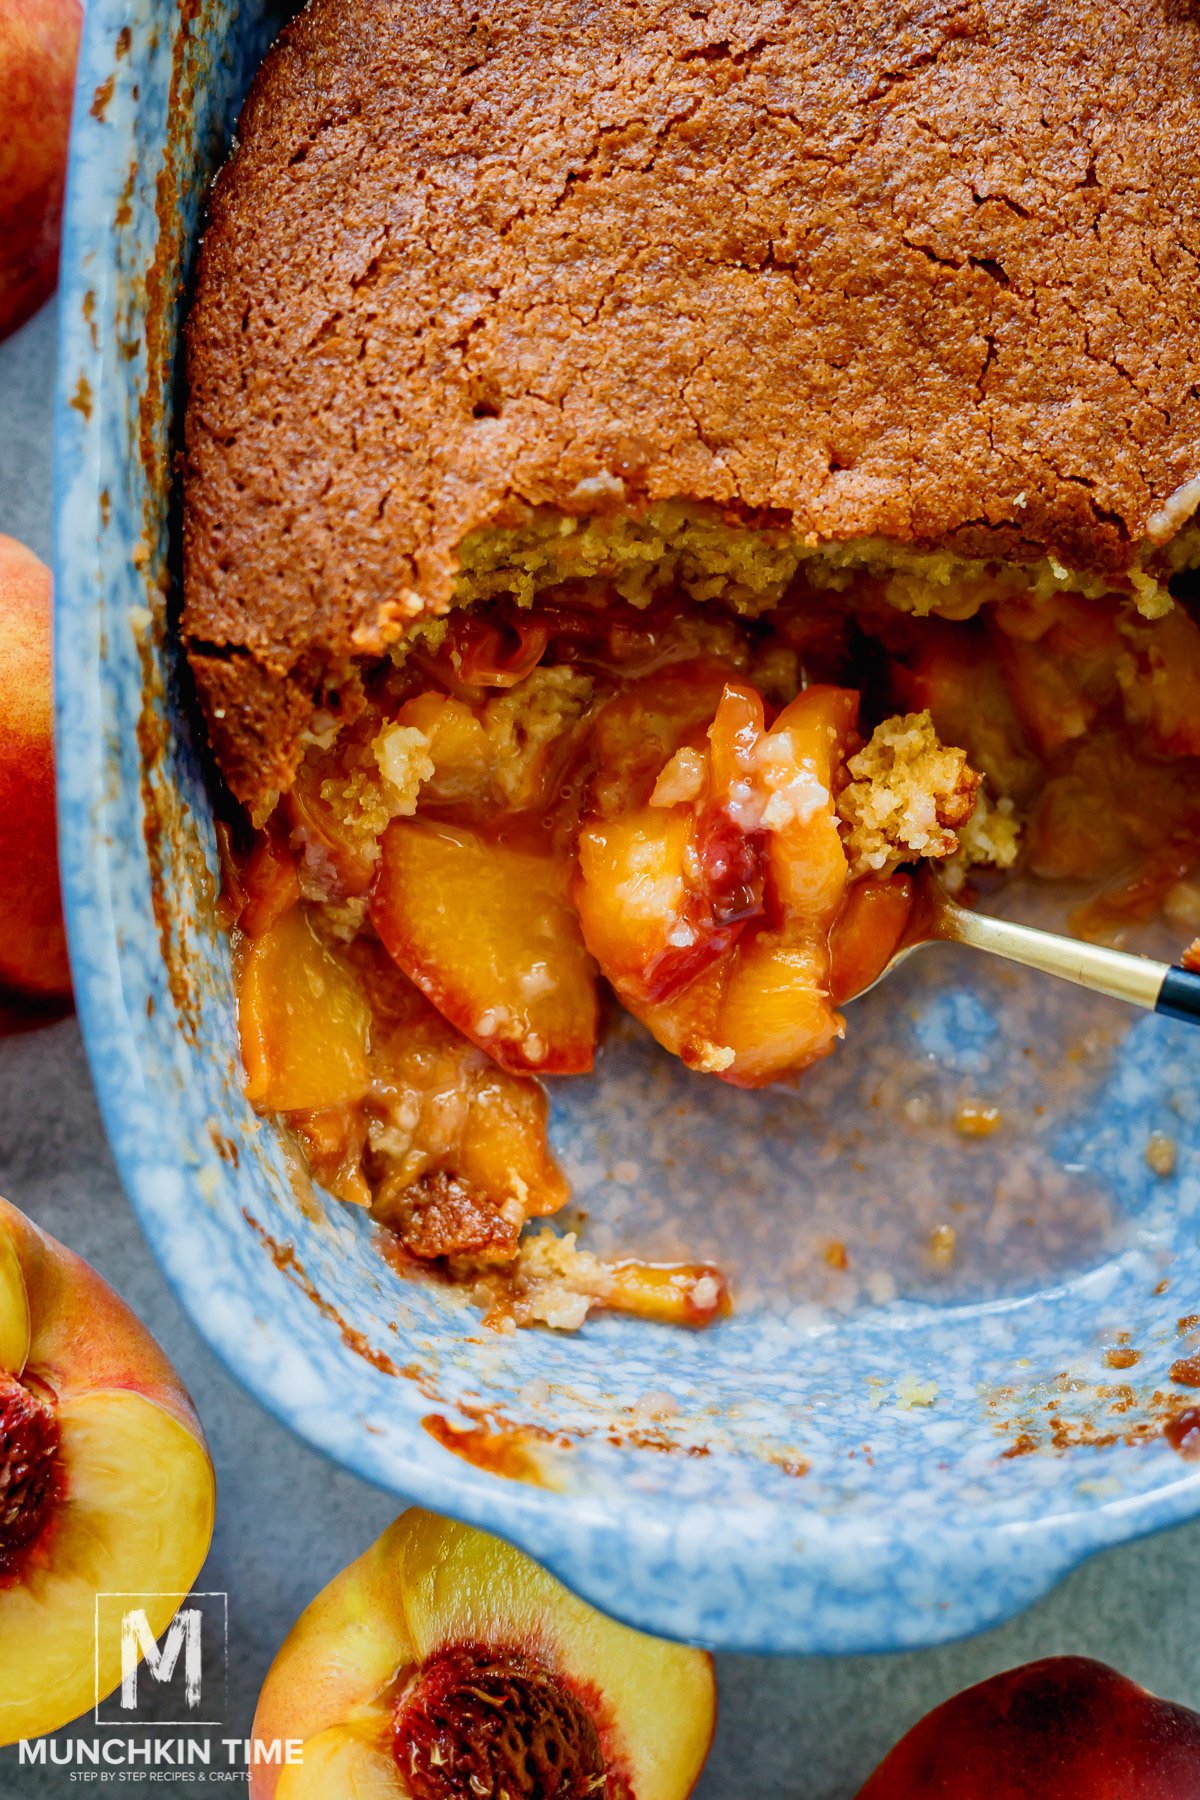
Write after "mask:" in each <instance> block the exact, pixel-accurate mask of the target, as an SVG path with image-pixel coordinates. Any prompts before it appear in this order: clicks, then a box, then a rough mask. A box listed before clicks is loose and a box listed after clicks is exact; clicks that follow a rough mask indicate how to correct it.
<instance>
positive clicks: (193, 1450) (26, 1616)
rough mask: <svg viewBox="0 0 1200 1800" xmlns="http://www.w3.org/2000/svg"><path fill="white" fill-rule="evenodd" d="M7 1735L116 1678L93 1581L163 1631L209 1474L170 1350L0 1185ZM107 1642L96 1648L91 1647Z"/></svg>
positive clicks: (207, 1525) (202, 1512)
mask: <svg viewBox="0 0 1200 1800" xmlns="http://www.w3.org/2000/svg"><path fill="white" fill-rule="evenodd" d="M0 1470H2V1471H3V1476H2V1480H3V1490H2V1491H3V1494H4V1511H3V1513H2V1514H0V1742H2V1743H6V1744H10V1743H15V1742H16V1740H17V1739H18V1738H23V1737H37V1736H40V1735H42V1734H44V1733H46V1732H50V1731H56V1730H57V1729H58V1728H59V1726H60V1725H65V1724H66V1723H67V1721H68V1720H70V1719H74V1718H77V1717H78V1716H79V1714H80V1713H82V1712H84V1711H86V1710H87V1709H88V1708H89V1707H91V1706H92V1705H93V1704H94V1702H95V1700H96V1698H97V1695H99V1696H100V1697H103V1696H104V1695H106V1694H108V1693H111V1692H112V1690H113V1689H114V1688H115V1687H116V1686H117V1684H118V1682H119V1681H120V1679H121V1668H120V1645H119V1643H112V1644H105V1643H103V1642H102V1643H101V1644H100V1646H99V1649H98V1650H97V1646H96V1642H95V1624H94V1620H95V1604H96V1594H97V1592H98V1591H104V1592H109V1593H122V1592H126V1593H137V1594H139V1595H154V1594H157V1595H160V1596H162V1597H161V1598H159V1599H158V1600H157V1602H155V1601H153V1600H147V1603H146V1614H147V1618H148V1620H149V1623H150V1626H151V1629H152V1630H153V1631H154V1632H155V1633H156V1634H157V1633H159V1632H161V1631H163V1630H164V1629H165V1628H166V1626H167V1624H168V1622H169V1621H170V1618H171V1616H172V1613H173V1611H174V1607H173V1604H172V1596H174V1595H178V1594H182V1593H186V1592H187V1591H188V1589H189V1588H190V1587H191V1585H192V1582H193V1581H194V1580H195V1578H196V1575H197V1573H198V1571H199V1569H200V1566H201V1564H202V1563H203V1561H204V1558H205V1555H206V1553H207V1551H208V1544H209V1539H210V1538H211V1536H212V1525H213V1509H214V1501H215V1489H214V1482H213V1471H212V1464H211V1462H210V1461H209V1456H208V1449H207V1447H206V1445H205V1442H204V1434H203V1432H202V1431H201V1429H200V1423H199V1420H198V1419H197V1418H196V1415H195V1412H194V1411H193V1408H192V1404H191V1401H190V1400H189V1399H188V1396H187V1394H186V1392H185V1391H184V1389H183V1387H182V1386H181V1385H180V1382H179V1377H178V1376H177V1375H176V1373H175V1371H174V1369H173V1368H172V1367H171V1364H170V1363H169V1362H168V1361H167V1358H166V1357H165V1356H164V1355H163V1353H162V1351H161V1350H160V1349H159V1347H158V1345H157V1344H156V1343H155V1342H154V1339H153V1338H152V1337H151V1336H150V1334H149V1332H148V1331H147V1330H146V1329H145V1327H144V1326H143V1325H142V1324H141V1323H140V1321H139V1320H138V1319H136V1318H135V1317H134V1315H133V1313H131V1312H130V1310H129V1308H128V1307H127V1306H126V1305H125V1303H124V1302H123V1301H122V1300H119V1299H118V1298H117V1296H116V1294H114V1293H113V1291H112V1289H111V1288H110V1287H108V1286H107V1284H106V1283H105V1282H103V1281H102V1280H101V1279H100V1277H99V1276H98V1275H97V1274H96V1272H95V1270H94V1269H91V1268H89V1266H88V1265H87V1263H85V1262H83V1261H82V1260H81V1259H80V1258H79V1257H77V1256H75V1255H73V1254H72V1252H71V1251H69V1250H67V1249H65V1248H64V1247H63V1245H61V1244H59V1243H56V1242H55V1240H54V1239H53V1238H51V1237H49V1236H47V1234H46V1233H45V1232H43V1231H39V1230H38V1228H37V1227H36V1226H35V1225H33V1224H31V1223H30V1221H29V1220H28V1219H26V1218H24V1217H23V1215H22V1214H21V1213H19V1212H18V1211H17V1210H16V1208H15V1207H12V1206H10V1205H9V1204H8V1203H7V1201H2V1200H0ZM97 1657H98V1658H99V1660H98V1661H97Z"/></svg>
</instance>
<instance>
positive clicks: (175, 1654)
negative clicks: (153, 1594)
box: [121, 1606, 204, 1712]
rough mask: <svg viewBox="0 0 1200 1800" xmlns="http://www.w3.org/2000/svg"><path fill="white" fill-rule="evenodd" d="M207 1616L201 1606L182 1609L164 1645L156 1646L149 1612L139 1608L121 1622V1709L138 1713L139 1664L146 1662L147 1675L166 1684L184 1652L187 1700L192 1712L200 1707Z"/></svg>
mask: <svg viewBox="0 0 1200 1800" xmlns="http://www.w3.org/2000/svg"><path fill="white" fill-rule="evenodd" d="M203 1620H204V1615H203V1613H202V1612H201V1611H200V1609H199V1607H198V1606H181V1607H180V1609H179V1611H178V1612H177V1613H176V1614H175V1617H174V1618H173V1619H172V1620H171V1623H170V1624H169V1625H168V1626H167V1629H166V1632H165V1633H164V1635H163V1641H162V1643H161V1644H158V1643H156V1642H155V1639H154V1633H153V1632H152V1631H151V1629H150V1621H149V1619H148V1618H147V1617H146V1613H145V1609H144V1608H143V1607H140V1606H135V1607H132V1608H131V1609H130V1611H129V1612H127V1613H126V1614H125V1617H124V1618H123V1619H122V1621H121V1705H122V1707H123V1708H124V1710H125V1711H126V1712H136V1711H137V1703H138V1662H139V1659H141V1658H145V1663H146V1672H147V1674H149V1675H151V1676H153V1678H154V1680H155V1681H161V1682H163V1683H166V1682H168V1681H170V1679H171V1677H172V1675H174V1673H175V1664H176V1663H177V1662H178V1661H179V1652H180V1650H182V1651H183V1700H184V1705H185V1706H186V1707H187V1708H188V1710H189V1711H190V1712H196V1711H198V1709H199V1706H200V1633H201V1629H202V1627H203Z"/></svg>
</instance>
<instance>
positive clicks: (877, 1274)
mask: <svg viewBox="0 0 1200 1800" xmlns="http://www.w3.org/2000/svg"><path fill="white" fill-rule="evenodd" d="M866 1286H867V1293H868V1295H869V1296H870V1300H871V1304H872V1305H873V1306H890V1305H891V1303H892V1301H893V1300H894V1299H895V1298H896V1295H897V1293H898V1292H899V1289H898V1288H897V1286H896V1277H895V1276H894V1275H893V1274H892V1272H891V1270H890V1269H872V1271H871V1273H870V1274H869V1275H868V1276H867V1283H866Z"/></svg>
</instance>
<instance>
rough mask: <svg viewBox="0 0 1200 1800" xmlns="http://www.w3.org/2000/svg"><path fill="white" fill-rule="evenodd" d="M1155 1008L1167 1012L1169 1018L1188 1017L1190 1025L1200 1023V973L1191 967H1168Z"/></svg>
mask: <svg viewBox="0 0 1200 1800" xmlns="http://www.w3.org/2000/svg"><path fill="white" fill-rule="evenodd" d="M1154 1010H1155V1012H1157V1013H1165V1014H1166V1015H1167V1017H1168V1018H1169V1019H1186V1021H1187V1022H1188V1024H1189V1025H1200V975H1197V974H1195V973H1194V972H1193V971H1192V970H1191V969H1178V968H1175V969H1168V970H1167V972H1166V974H1165V975H1164V976H1163V984H1162V986H1161V987H1160V988H1159V990H1158V999H1157V1000H1156V1001H1155V1002H1154Z"/></svg>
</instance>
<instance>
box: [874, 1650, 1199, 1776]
mask: <svg viewBox="0 0 1200 1800" xmlns="http://www.w3.org/2000/svg"><path fill="white" fill-rule="evenodd" d="M939 1796H944V1797H945V1800H950V1796H953V1800H1200V1714H1197V1713H1194V1712H1191V1711H1190V1710H1189V1709H1188V1708H1187V1707H1186V1706H1177V1705H1175V1704H1174V1703H1173V1702H1171V1701H1170V1700H1159V1699H1156V1697H1155V1696H1154V1695H1153V1694H1150V1693H1147V1691H1146V1689H1145V1688H1141V1687H1139V1686H1138V1685H1137V1683H1136V1682H1134V1681H1130V1680H1129V1679H1128V1678H1127V1677H1126V1676H1124V1675H1119V1674H1118V1673H1117V1671H1116V1670H1115V1669H1110V1668H1108V1667H1107V1665H1106V1664H1104V1663H1099V1662H1092V1661H1091V1660H1090V1659H1089V1658H1087V1657H1083V1656H1051V1657H1047V1658H1046V1660H1045V1661H1043V1662H1035V1663H1027V1664H1025V1666H1024V1667H1023V1668H1019V1669H1009V1670H1008V1671H1007V1673H1006V1674H1003V1675H993V1676H992V1678H991V1679H990V1680H989V1681H981V1682H980V1683H979V1685H978V1686H977V1687H972V1688H967V1689H966V1691H965V1692H964V1693H961V1694H956V1695H955V1696H954V1698H953V1699H952V1700H947V1701H946V1702H945V1704H944V1705H942V1706H938V1707H935V1708H934V1710H933V1712H931V1713H926V1715H925V1717H924V1718H923V1719H921V1720H920V1721H919V1723H917V1724H916V1725H914V1726H913V1728H912V1730H911V1731H910V1732H909V1733H908V1735H907V1736H906V1737H903V1738H901V1740H900V1742H899V1743H898V1744H897V1745H896V1746H895V1748H894V1749H893V1750H891V1751H890V1752H889V1753H888V1755H887V1756H885V1757H884V1759H883V1761H882V1762H881V1763H880V1765H879V1767H878V1768H877V1769H876V1771H875V1773H874V1774H873V1775H872V1776H870V1778H869V1779H868V1781H867V1782H866V1785H865V1786H864V1787H863V1788H861V1789H860V1791H859V1795H858V1800H939Z"/></svg>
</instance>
